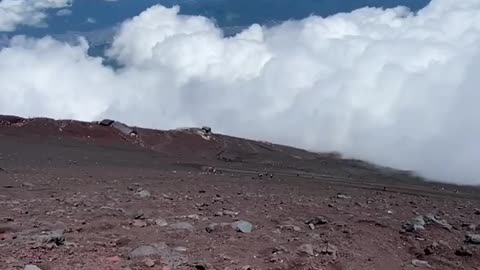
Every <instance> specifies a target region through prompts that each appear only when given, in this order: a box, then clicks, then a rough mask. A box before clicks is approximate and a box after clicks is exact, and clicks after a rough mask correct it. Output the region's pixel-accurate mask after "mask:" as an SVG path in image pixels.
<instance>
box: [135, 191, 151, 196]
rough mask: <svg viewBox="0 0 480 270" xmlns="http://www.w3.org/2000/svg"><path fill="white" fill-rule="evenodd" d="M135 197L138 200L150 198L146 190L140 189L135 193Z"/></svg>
mask: <svg viewBox="0 0 480 270" xmlns="http://www.w3.org/2000/svg"><path fill="white" fill-rule="evenodd" d="M135 196H137V197H140V198H147V197H150V196H151V194H150V192H149V191H148V190H145V189H140V190H138V191H137V192H135Z"/></svg>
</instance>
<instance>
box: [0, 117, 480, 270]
mask: <svg viewBox="0 0 480 270" xmlns="http://www.w3.org/2000/svg"><path fill="white" fill-rule="evenodd" d="M2 119H3V120H2ZM201 135H203V136H204V138H202V136H201ZM0 168H1V169H0V255H1V256H0V269H24V268H25V266H26V265H29V264H31V265H36V266H37V267H38V268H40V269H42V270H48V269H62V270H63V269H89V270H90V269H91V270H95V269H163V270H167V269H220V270H223V269H232V270H233V269H245V270H247V269H257V270H260V269H265V270H267V269H285V270H287V269H325V270H327V269H328V270H334V269H339V270H340V269H343V270H347V269H349V270H356V269H361V270H366V269H381V270H383V269H385V270H396V269H472V270H478V269H480V251H479V250H480V242H478V243H477V242H476V241H475V235H478V234H480V226H479V223H480V210H479V209H480V193H479V189H478V188H475V187H456V186H451V185H443V184H437V183H431V182H424V181H422V180H421V179H419V178H418V177H413V176H411V175H410V174H408V173H405V172H398V171H389V170H388V171H386V170H383V169H379V168H375V167H372V166H370V165H368V164H366V163H362V162H359V161H354V160H343V159H340V158H338V157H337V156H335V155H326V154H325V155H320V154H314V153H309V152H306V151H302V150H298V149H294V148H290V147H284V146H278V145H272V144H268V143H260V142H254V141H248V140H242V139H237V138H232V137H228V136H222V135H216V134H211V135H208V134H207V135H206V134H202V133H200V131H198V130H183V131H154V130H146V129H138V136H137V137H130V136H123V135H122V134H120V133H118V132H117V131H116V130H114V129H112V128H111V127H103V126H99V125H97V124H93V123H81V122H72V121H53V120H48V119H33V120H24V119H17V118H12V117H3V118H0ZM259 174H261V175H259ZM419 216H421V217H420V219H421V220H422V221H424V222H425V224H423V225H422V226H421V228H420V227H415V228H413V225H414V224H417V225H418V218H417V217H419ZM415 218H417V221H415V222H414V219H415ZM237 221H243V222H245V223H235V222H237ZM416 222H417V223H416ZM420 223H421V222H420ZM246 224H247V225H246ZM248 224H252V225H253V227H252V230H251V232H249V231H248ZM242 225H244V226H243V227H242ZM245 225H246V226H245ZM235 226H237V227H238V226H240V227H241V228H243V229H245V227H247V231H246V232H240V231H237V228H236V227H235ZM472 237H473V238H472ZM479 241H480V240H479ZM25 269H26V268H25ZM31 269H34V268H31Z"/></svg>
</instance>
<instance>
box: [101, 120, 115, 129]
mask: <svg viewBox="0 0 480 270" xmlns="http://www.w3.org/2000/svg"><path fill="white" fill-rule="evenodd" d="M114 122H115V121H113V120H110V119H103V120H102V121H100V122H98V124H99V125H100V126H105V127H109V126H111V125H112V124H113V123H114Z"/></svg>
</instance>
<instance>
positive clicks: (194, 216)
mask: <svg viewBox="0 0 480 270" xmlns="http://www.w3.org/2000/svg"><path fill="white" fill-rule="evenodd" d="M186 217H187V218H189V219H196V220H199V219H200V216H199V215H197V214H193V215H188V216H186Z"/></svg>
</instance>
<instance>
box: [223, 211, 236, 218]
mask: <svg viewBox="0 0 480 270" xmlns="http://www.w3.org/2000/svg"><path fill="white" fill-rule="evenodd" d="M223 214H224V215H226V216H230V217H236V216H238V212H235V211H230V210H223Z"/></svg>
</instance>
